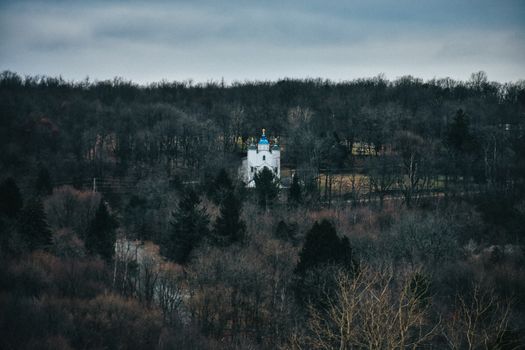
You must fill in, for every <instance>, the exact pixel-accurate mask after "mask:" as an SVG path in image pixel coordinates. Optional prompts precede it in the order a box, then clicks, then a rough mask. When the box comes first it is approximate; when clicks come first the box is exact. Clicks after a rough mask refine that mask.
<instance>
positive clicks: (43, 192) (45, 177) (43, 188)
mask: <svg viewBox="0 0 525 350" xmlns="http://www.w3.org/2000/svg"><path fill="white" fill-rule="evenodd" d="M35 190H36V193H37V195H40V196H48V195H50V194H51V193H53V184H52V182H51V175H49V171H48V170H47V168H44V167H41V168H40V170H39V171H38V176H37V178H36V182H35Z"/></svg>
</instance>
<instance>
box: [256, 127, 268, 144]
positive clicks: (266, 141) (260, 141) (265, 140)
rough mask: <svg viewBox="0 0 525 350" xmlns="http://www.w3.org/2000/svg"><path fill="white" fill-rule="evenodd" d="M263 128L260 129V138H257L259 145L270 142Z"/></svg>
mask: <svg viewBox="0 0 525 350" xmlns="http://www.w3.org/2000/svg"><path fill="white" fill-rule="evenodd" d="M265 131H266V130H265V129H263V130H262V136H261V139H260V140H259V145H269V144H270V142H269V141H268V140H267V139H266V133H265Z"/></svg>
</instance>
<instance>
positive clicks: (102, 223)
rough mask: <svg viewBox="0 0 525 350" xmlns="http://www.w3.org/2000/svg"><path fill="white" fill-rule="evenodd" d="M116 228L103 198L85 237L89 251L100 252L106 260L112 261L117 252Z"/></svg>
mask: <svg viewBox="0 0 525 350" xmlns="http://www.w3.org/2000/svg"><path fill="white" fill-rule="evenodd" d="M116 228H117V223H116V221H115V219H114V218H113V217H112V215H111V214H110V213H109V210H108V208H107V206H106V204H105V203H104V201H103V200H101V201H100V204H99V206H98V208H97V212H96V213H95V217H94V218H93V220H92V221H91V224H90V226H89V229H88V232H87V235H86V238H85V244H86V249H87V250H88V252H90V253H91V254H98V255H100V256H101V257H102V258H103V259H104V260H106V261H110V260H111V259H112V258H113V254H114V252H115V241H116V233H115V229H116Z"/></svg>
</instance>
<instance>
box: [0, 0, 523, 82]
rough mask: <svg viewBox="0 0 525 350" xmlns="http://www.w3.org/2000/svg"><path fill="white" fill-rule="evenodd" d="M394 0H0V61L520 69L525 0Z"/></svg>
mask: <svg viewBox="0 0 525 350" xmlns="http://www.w3.org/2000/svg"><path fill="white" fill-rule="evenodd" d="M395 3H396V5H397V6H392V5H389V4H390V3H389V2H385V1H379V0H373V1H366V2H365V1H348V2H346V1H327V2H320V1H299V0H297V1H288V2H282V1H281V2H278V1H273V0H269V1H266V2H264V3H261V2H258V3H255V2H250V1H240V0H239V1H229V2H225V3H224V4H222V3H220V4H219V2H215V1H194V2H183V1H178V2H162V1H161V2H154V3H141V2H136V1H121V2H119V1H111V2H92V3H86V2H62V1H51V2H40V1H26V2H22V3H11V2H8V3H3V4H0V11H1V12H0V31H1V34H0V70H3V69H10V70H14V71H18V72H21V73H23V74H49V75H58V74H62V75H63V76H64V77H66V78H72V79H82V78H84V77H85V76H87V75H89V76H90V77H93V78H95V79H106V78H111V77H113V76H122V77H125V78H128V79H132V80H135V81H139V82H150V81H157V80H161V79H169V80H171V79H177V80H182V79H188V78H193V79H195V80H199V81H206V80H209V79H220V78H221V77H224V78H226V79H227V80H229V81H232V80H244V79H276V78H281V77H326V78H331V79H334V80H342V79H352V78H357V77H365V76H373V75H376V74H378V73H380V72H383V73H386V75H387V76H388V77H390V78H395V77H397V76H401V75H405V74H411V75H415V76H420V77H423V78H432V77H436V76H437V77H444V76H452V77H454V78H458V79H465V78H467V77H468V76H469V75H470V73H471V72H473V71H478V70H485V71H486V72H487V73H488V75H489V78H491V79H495V80H505V81H506V80H517V79H520V78H524V77H525V68H523V67H522V66H523V64H521V62H523V61H524V58H525V40H524V30H523V29H524V25H523V23H522V21H521V20H519V18H520V17H519V16H520V15H521V14H525V11H524V8H525V5H521V3H519V2H515V1H500V2H498V4H500V5H498V6H497V7H495V6H494V5H493V4H494V2H490V1H479V2H476V6H474V3H473V2H471V1H455V2H452V1H451V2H443V1H441V2H437V1H425V2H419V1H418V2H416V1H408V0H400V1H396V2H395ZM422 4H424V5H422Z"/></svg>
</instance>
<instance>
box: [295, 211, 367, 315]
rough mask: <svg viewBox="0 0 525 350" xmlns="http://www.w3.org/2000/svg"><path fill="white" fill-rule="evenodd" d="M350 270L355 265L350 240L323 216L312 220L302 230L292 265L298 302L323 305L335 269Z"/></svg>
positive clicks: (333, 285) (332, 286) (333, 284)
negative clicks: (323, 218) (297, 252)
mask: <svg viewBox="0 0 525 350" xmlns="http://www.w3.org/2000/svg"><path fill="white" fill-rule="evenodd" d="M341 269H342V270H344V271H346V272H347V273H348V274H351V275H352V274H354V273H355V271H356V269H357V263H356V262H355V260H354V258H353V255H352V249H351V247H350V242H349V240H348V238H347V237H342V238H340V237H338V235H337V233H336V230H335V228H334V226H333V225H332V224H331V223H330V222H329V221H327V220H323V221H321V223H318V222H315V223H314V225H313V227H312V228H311V229H310V231H308V233H307V234H306V238H305V242H304V245H303V248H302V249H301V251H300V252H299V263H298V264H297V267H296V268H295V271H294V272H295V274H296V280H295V294H296V297H297V299H298V301H299V302H300V303H303V304H306V303H313V304H314V305H316V306H318V307H324V306H326V305H325V304H326V302H327V301H328V300H329V299H330V297H332V296H333V293H334V291H335V289H336V285H337V282H336V281H335V279H334V277H335V276H336V275H337V271H339V270H341Z"/></svg>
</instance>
